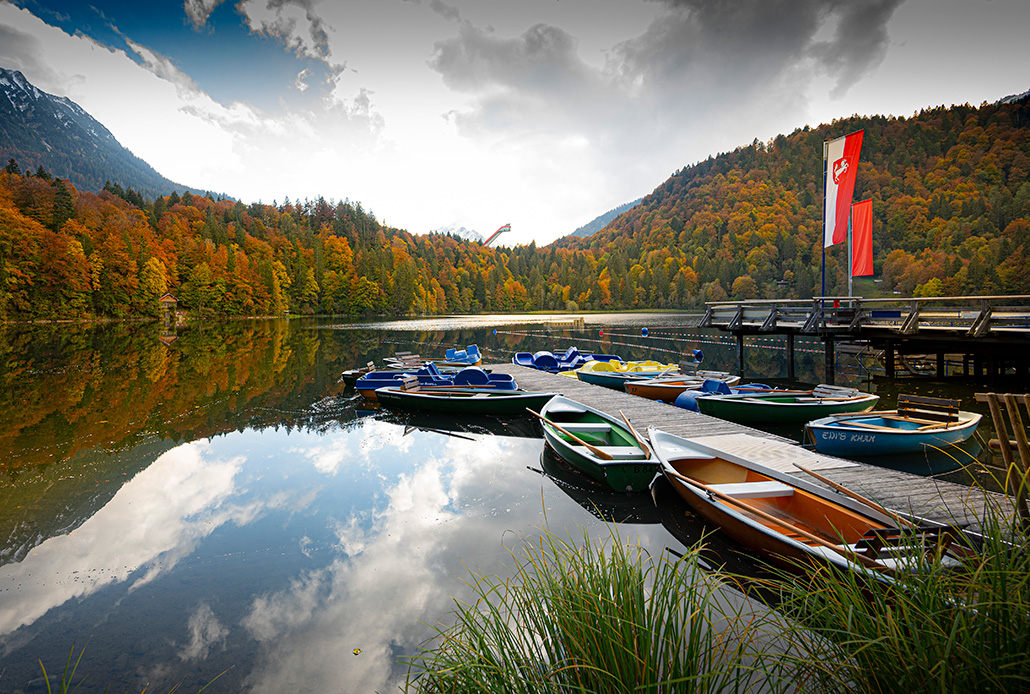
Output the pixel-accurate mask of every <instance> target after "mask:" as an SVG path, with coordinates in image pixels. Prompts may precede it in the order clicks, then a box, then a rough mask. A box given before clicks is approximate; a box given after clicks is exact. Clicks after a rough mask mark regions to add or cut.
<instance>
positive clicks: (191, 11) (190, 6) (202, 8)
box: [183, 0, 224, 29]
mask: <svg viewBox="0 0 1030 694" xmlns="http://www.w3.org/2000/svg"><path fill="white" fill-rule="evenodd" d="M223 2H224V0H186V2H185V3H184V4H183V9H184V10H185V11H186V16H187V17H188V18H189V20H190V22H191V23H192V24H193V27H194V28H195V29H200V28H201V27H203V26H204V25H205V24H207V18H208V17H210V16H211V13H212V12H214V11H215V8H216V7H218V6H219V5H221V4H222V3H223Z"/></svg>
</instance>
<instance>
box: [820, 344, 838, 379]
mask: <svg viewBox="0 0 1030 694" xmlns="http://www.w3.org/2000/svg"><path fill="white" fill-rule="evenodd" d="M823 344H824V345H825V346H826V381H825V382H826V383H827V384H828V385H831V386H832V385H833V377H834V372H835V371H836V370H837V367H836V365H835V364H834V361H833V358H834V352H835V347H836V345H835V344H834V341H833V336H831V335H827V336H826V337H825V338H824V342H823Z"/></svg>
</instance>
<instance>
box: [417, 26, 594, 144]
mask: <svg viewBox="0 0 1030 694" xmlns="http://www.w3.org/2000/svg"><path fill="white" fill-rule="evenodd" d="M435 48H436V50H435V53H434V55H433V58H432V59H431V60H430V61H429V66H430V67H431V68H432V69H434V70H436V71H438V72H439V73H440V74H441V76H442V77H443V80H444V84H446V85H447V86H448V87H450V88H451V89H453V90H455V91H458V92H465V93H469V94H473V95H475V96H476V101H475V104H474V105H473V106H472V107H471V108H470V109H468V110H463V111H453V112H451V113H450V114H448V117H449V118H450V119H452V120H453V121H454V122H455V123H457V125H458V126H459V127H460V128H461V129H462V130H463V131H465V132H466V133H469V134H470V133H471V132H473V131H477V130H478V131H482V130H490V131H495V132H503V133H504V134H505V136H506V137H508V136H511V135H513V134H514V133H515V132H517V131H519V130H522V131H536V132H537V133H540V132H548V131H550V132H553V131H555V130H557V129H560V128H562V127H564V126H567V125H569V124H574V123H576V122H578V121H582V120H583V119H584V118H585V117H586V114H585V113H584V112H583V111H582V110H581V108H582V107H584V106H586V105H588V104H590V103H591V102H595V101H596V100H597V98H598V97H599V96H600V95H599V93H598V92H597V91H596V88H597V86H598V83H597V78H596V75H595V74H594V73H593V71H591V69H590V68H589V67H588V66H587V65H585V64H584V63H583V62H582V61H581V60H580V58H579V55H578V53H577V51H576V49H577V42H576V39H575V38H574V37H573V36H571V35H570V34H568V33H567V32H565V31H563V30H561V29H559V28H557V27H553V26H548V25H546V24H537V25H536V26H533V27H530V28H529V29H528V30H527V31H526V32H525V33H523V34H522V35H521V36H518V37H516V38H511V39H508V38H501V37H498V36H496V35H495V34H493V33H492V32H488V31H484V30H481V29H478V28H476V27H474V26H472V25H471V24H469V23H467V22H465V23H462V25H461V26H460V28H459V30H458V36H457V37H455V38H453V39H449V40H446V41H440V42H437V43H436V46H435Z"/></svg>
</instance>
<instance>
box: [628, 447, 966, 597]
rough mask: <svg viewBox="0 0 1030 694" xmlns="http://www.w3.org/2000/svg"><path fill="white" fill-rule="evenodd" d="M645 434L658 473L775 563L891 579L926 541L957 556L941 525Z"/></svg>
mask: <svg viewBox="0 0 1030 694" xmlns="http://www.w3.org/2000/svg"><path fill="white" fill-rule="evenodd" d="M648 438H649V440H650V442H651V446H652V448H653V450H654V453H655V456H656V457H657V458H658V460H659V464H660V466H661V471H662V473H663V474H664V475H665V477H666V478H667V479H668V480H669V482H670V483H671V484H672V485H673V487H675V489H676V490H677V492H678V493H679V494H680V496H682V497H683V498H684V499H685V500H686V501H687V503H688V504H690V506H691V508H692V509H693V510H694V511H695V512H696V513H697V514H698V515H700V516H702V517H703V518H704V519H705V520H707V521H708V522H709V523H711V524H713V525H716V526H718V527H720V528H722V530H723V531H724V532H725V533H726V534H727V535H729V536H730V537H731V538H733V539H734V540H736V541H737V542H738V543H740V544H742V545H744V546H746V547H749V548H751V549H752V550H754V551H756V552H758V553H759V554H761V555H762V556H764V557H766V558H768V559H770V560H772V561H775V562H777V563H779V564H782V565H785V566H788V567H790V568H793V569H798V568H799V567H800V565H802V564H804V563H811V561H812V560H813V559H815V560H817V561H819V562H830V563H831V564H833V565H834V566H837V567H839V568H844V569H849V570H854V571H857V572H860V573H862V574H865V575H867V576H870V577H873V578H875V579H877V580H885V581H890V580H892V576H893V575H894V574H895V573H896V572H897V571H899V570H904V569H905V567H906V566H909V567H910V566H912V565H913V562H921V561H924V558H923V557H924V555H926V554H927V547H926V546H925V544H924V542H926V541H927V540H932V541H934V542H941V541H942V540H943V544H942V545H941V546H942V548H943V550H944V552H943V559H942V561H943V562H945V563H946V564H948V565H954V564H956V563H957V562H958V561H959V559H958V556H959V554H958V552H959V551H961V550H960V548H956V552H955V553H953V554H949V551H950V550H949V547H950V542H951V541H952V539H953V538H952V537H951V536H950V535H949V533H948V532H947V531H950V530H951V529H950V528H947V527H946V526H940V525H939V524H933V525H932V526H929V525H926V522H925V521H923V524H921V525H920V526H919V527H916V525H915V523H913V520H912V519H910V518H908V517H904V516H902V515H900V514H895V513H892V512H889V511H887V510H886V509H884V508H882V507H880V506H879V505H877V504H875V503H874V502H872V501H869V500H867V499H864V498H863V497H860V496H858V495H857V494H854V493H853V492H850V494H852V495H853V497H852V496H843V495H841V494H837V493H835V492H833V491H830V490H827V489H825V488H823V487H820V486H817V485H815V484H812V483H810V482H807V481H805V480H803V479H801V478H798V477H794V476H793V475H789V474H787V473H784V472H780V471H777V470H774V469H772V468H768V467H765V466H763V465H761V464H759V463H757V462H755V461H753V460H748V459H746V458H742V457H740V456H737V455H734V454H732V453H729V452H726V451H723V450H720V449H717V448H714V447H711V446H707V445H705V444H702V443H698V442H697V441H693V440H688V439H684V438H681V437H679V436H674V435H672V434H669V433H666V432H663V431H659V430H658V429H655V428H653V427H652V428H650V429H648ZM809 474H811V475H813V476H816V475H818V473H814V472H809ZM820 477H821V476H820ZM822 479H825V478H822ZM931 555H932V553H931Z"/></svg>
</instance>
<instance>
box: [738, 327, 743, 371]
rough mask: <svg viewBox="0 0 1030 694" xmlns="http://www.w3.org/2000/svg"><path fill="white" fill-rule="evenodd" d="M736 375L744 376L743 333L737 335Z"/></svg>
mask: <svg viewBox="0 0 1030 694" xmlns="http://www.w3.org/2000/svg"><path fill="white" fill-rule="evenodd" d="M737 375H738V376H743V375H744V333H737Z"/></svg>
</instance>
